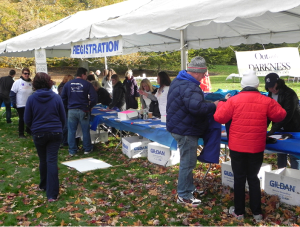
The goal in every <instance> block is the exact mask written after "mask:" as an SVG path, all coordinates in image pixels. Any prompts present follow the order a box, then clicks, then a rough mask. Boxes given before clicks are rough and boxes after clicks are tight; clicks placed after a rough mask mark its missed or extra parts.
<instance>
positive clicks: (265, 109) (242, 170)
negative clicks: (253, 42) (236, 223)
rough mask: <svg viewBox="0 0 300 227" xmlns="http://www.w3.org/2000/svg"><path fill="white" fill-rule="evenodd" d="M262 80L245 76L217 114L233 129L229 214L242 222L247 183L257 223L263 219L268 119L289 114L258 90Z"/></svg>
mask: <svg viewBox="0 0 300 227" xmlns="http://www.w3.org/2000/svg"><path fill="white" fill-rule="evenodd" d="M258 85H259V80H258V77H257V76H256V74H255V72H254V71H249V72H247V73H246V74H244V75H243V78H242V80H241V86H242V88H243V89H242V91H241V92H240V93H239V94H237V95H235V96H233V97H231V98H229V99H228V100H227V101H226V102H220V103H219V105H218V107H217V110H216V112H215V114H214V118H215V120H216V121H217V122H219V123H221V124H225V123H227V122H229V121H230V120H232V122H231V125H230V128H229V138H228V139H229V144H228V145H229V149H230V157H231V166H232V171H233V175H234V207H230V209H229V213H230V214H232V215H233V216H234V217H236V218H237V219H239V220H242V219H243V218H244V214H245V184H246V180H247V181H248V184H249V195H250V208H251V211H252V214H253V217H254V219H255V220H257V221H260V220H262V218H263V216H262V210H261V191H260V182H259V179H258V177H257V174H258V172H259V170H260V167H261V164H262V162H263V154H264V150H265V146H266V136H267V119H270V120H271V121H273V122H279V121H282V120H283V119H284V118H285V116H286V111H285V110H284V109H283V108H282V107H281V106H280V105H279V104H278V103H277V102H276V101H275V100H273V99H271V98H269V97H266V96H264V95H262V94H260V92H259V91H258V90H257V87H258Z"/></svg>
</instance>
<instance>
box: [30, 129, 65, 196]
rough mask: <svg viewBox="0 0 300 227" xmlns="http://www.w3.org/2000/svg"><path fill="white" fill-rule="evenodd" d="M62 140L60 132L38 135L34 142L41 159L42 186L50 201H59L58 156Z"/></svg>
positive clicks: (35, 136)
mask: <svg viewBox="0 0 300 227" xmlns="http://www.w3.org/2000/svg"><path fill="white" fill-rule="evenodd" d="M61 140H62V133H60V132H45V133H36V134H34V135H33V141H34V144H35V147H36V150H37V153H38V155H39V159H40V165H39V168H40V185H39V187H40V188H41V189H44V190H46V192H47V198H48V199H57V196H58V194H59V181H58V167H57V156H58V150H59V145H60V142H61Z"/></svg>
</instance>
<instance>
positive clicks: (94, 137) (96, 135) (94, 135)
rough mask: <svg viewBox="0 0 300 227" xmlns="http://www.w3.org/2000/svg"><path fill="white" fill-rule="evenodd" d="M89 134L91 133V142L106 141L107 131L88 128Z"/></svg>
mask: <svg viewBox="0 0 300 227" xmlns="http://www.w3.org/2000/svg"><path fill="white" fill-rule="evenodd" d="M90 135H91V142H92V144H95V143H99V142H107V141H108V133H107V132H106V131H102V130H101V131H98V130H96V131H94V130H90ZM81 140H83V137H82V136H81Z"/></svg>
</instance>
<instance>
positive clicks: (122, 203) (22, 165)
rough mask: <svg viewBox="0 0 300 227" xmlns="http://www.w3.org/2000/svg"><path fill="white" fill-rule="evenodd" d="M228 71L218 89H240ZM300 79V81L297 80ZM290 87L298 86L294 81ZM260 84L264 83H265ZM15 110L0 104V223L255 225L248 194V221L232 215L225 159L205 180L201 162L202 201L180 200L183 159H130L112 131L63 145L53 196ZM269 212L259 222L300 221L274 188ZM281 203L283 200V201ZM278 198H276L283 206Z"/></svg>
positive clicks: (271, 159) (266, 204) (216, 80)
mask: <svg viewBox="0 0 300 227" xmlns="http://www.w3.org/2000/svg"><path fill="white" fill-rule="evenodd" d="M227 75H228V74H225V75H216V76H211V82H212V86H213V89H214V91H215V90H217V89H218V88H222V89H240V84H239V83H233V82H232V81H226V80H225V78H226V77H227ZM290 84H291V85H293V86H294V87H297V88H298V87H299V86H298V84H297V83H295V84H292V83H290ZM293 86H291V87H293ZM294 87H293V88H294ZM260 90H263V84H262V85H260ZM12 111H13V118H12V120H13V123H12V124H10V125H8V124H6V121H5V117H3V116H2V114H3V112H4V108H2V109H1V111H0V138H1V140H0V161H1V163H2V164H1V167H0V176H1V178H0V225H5V226H16V225H22V226H28V225H32V226H33V225H34V226H37V225H41V226H47V225H52V226H63V225H65V226H67V225H72V226H73V225H76V226H87V225H94V226H99V225H119V226H122V225H123V226H128V225H131V226H142V225H148V226H153V225H167V226H170V225H174V226H182V225H192V226H197V225H198V226H199V225H204V226H208V225H213V226H215V225H218V226H221V225H235V226H236V225H248V226H249V225H255V224H256V223H254V221H253V219H252V215H251V211H250V209H249V201H248V199H249V195H248V194H247V195H246V198H247V209H246V212H247V215H246V219H245V221H244V222H238V221H237V220H236V219H233V218H231V217H230V216H228V215H227V212H228V210H227V209H228V208H229V206H232V205H233V191H232V190H231V189H230V188H228V187H225V186H222V184H221V171H220V170H221V165H220V164H214V165H212V169H211V171H210V172H209V174H208V176H207V177H206V179H205V180H203V176H204V174H205V171H206V169H207V168H208V165H207V164H203V163H199V162H198V164H197V167H196V169H195V171H194V174H195V182H196V185H197V186H199V187H200V188H203V189H205V196H204V197H203V198H202V205H201V206H199V207H198V208H191V207H184V206H182V205H178V204H177V203H176V186H177V177H178V168H179V165H175V166H171V167H167V168H165V167H162V166H158V165H155V164H152V163H150V162H148V160H147V159H146V158H138V159H128V158H127V157H126V156H124V155H123V154H122V152H121V148H118V149H117V150H116V151H115V147H116V145H117V143H118V140H116V139H115V138H114V137H110V138H109V143H108V144H104V143H99V144H97V145H96V146H95V148H94V152H93V153H91V154H89V155H84V154H83V153H82V152H79V153H78V154H77V155H75V156H74V157H72V158H69V157H68V150H67V149H66V148H65V149H61V150H60V151H59V165H58V167H59V180H60V198H59V200H58V201H57V202H54V203H48V202H47V198H46V194H45V192H41V191H39V190H38V184H39V165H38V156H37V153H36V150H35V147H34V144H33V141H32V138H31V137H30V136H28V137H27V139H19V138H18V133H17V129H18V117H17V115H16V112H15V111H14V110H12ZM85 157H93V158H96V159H101V160H103V161H105V162H107V163H109V164H111V165H113V167H111V168H108V169H102V170H95V171H91V172H86V173H79V172H78V171H76V170H75V169H72V168H69V167H67V166H65V165H62V164H61V162H63V161H67V160H76V159H79V158H85ZM264 161H265V162H268V163H271V164H272V165H273V168H276V166H275V161H276V155H274V154H271V155H265V160H264ZM262 202H263V211H264V215H265V220H264V221H263V222H262V223H261V225H296V224H299V223H300V219H299V212H300V207H294V206H288V205H285V204H281V203H279V202H278V198H277V197H276V196H268V195H266V194H264V193H263V197H262ZM279 204H280V205H279ZM278 205H279V206H278Z"/></svg>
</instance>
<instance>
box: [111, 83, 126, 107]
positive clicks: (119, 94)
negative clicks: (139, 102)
mask: <svg viewBox="0 0 300 227" xmlns="http://www.w3.org/2000/svg"><path fill="white" fill-rule="evenodd" d="M113 107H118V108H119V109H120V110H121V111H123V110H126V105H125V88H124V86H123V84H122V83H121V81H119V82H118V83H116V84H115V86H113V99H112V102H111V103H110V104H109V108H110V109H112V108H113Z"/></svg>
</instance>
